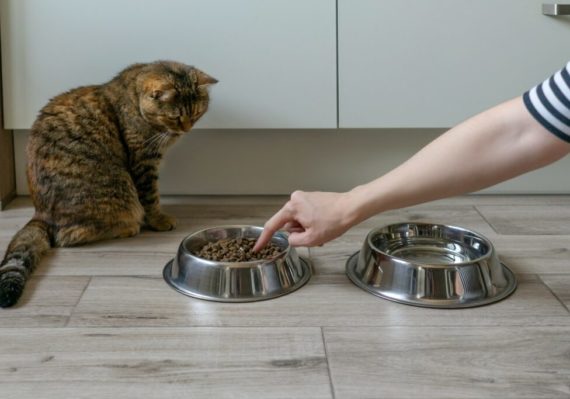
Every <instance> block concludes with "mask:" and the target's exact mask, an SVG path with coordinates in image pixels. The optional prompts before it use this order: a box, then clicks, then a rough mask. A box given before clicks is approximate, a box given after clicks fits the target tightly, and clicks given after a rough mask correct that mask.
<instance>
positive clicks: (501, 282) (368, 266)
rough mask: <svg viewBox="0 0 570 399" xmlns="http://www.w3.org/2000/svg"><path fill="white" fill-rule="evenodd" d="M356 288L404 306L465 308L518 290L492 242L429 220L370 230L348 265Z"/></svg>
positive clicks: (461, 229) (474, 234)
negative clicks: (428, 221)
mask: <svg viewBox="0 0 570 399" xmlns="http://www.w3.org/2000/svg"><path fill="white" fill-rule="evenodd" d="M346 273H347V275H348V277H349V278H350V280H351V281H352V282H353V283H354V284H356V285H357V286H359V287H360V288H362V289H364V290H366V291H368V292H370V293H372V294H374V295H377V296H379V297H382V298H385V299H389V300H391V301H395V302H400V303H404V304H408V305H415V306H423V307H432V308H466V307H474V306H481V305H486V304H490V303H493V302H496V301H499V300H501V299H503V298H505V297H507V296H508V295H510V294H511V293H512V292H513V291H514V290H515V288H516V279H515V276H514V274H513V273H512V272H511V271H510V270H509V269H508V268H507V267H506V266H505V265H503V264H501V262H500V261H499V259H498V257H497V254H496V252H495V249H494V247H493V245H492V244H491V242H490V241H489V240H488V239H486V238H485V237H483V236H482V235H480V234H478V233H475V232H473V231H470V230H467V229H464V228H461V227H454V226H446V225H441V224H430V223H400V224H393V225H389V226H385V227H380V228H377V229H374V230H372V231H371V232H370V233H369V234H368V236H367V237H366V240H365V242H364V244H363V245H362V249H361V250H360V251H359V252H357V253H355V254H354V255H352V256H351V257H350V258H349V260H348V262H347V264H346Z"/></svg>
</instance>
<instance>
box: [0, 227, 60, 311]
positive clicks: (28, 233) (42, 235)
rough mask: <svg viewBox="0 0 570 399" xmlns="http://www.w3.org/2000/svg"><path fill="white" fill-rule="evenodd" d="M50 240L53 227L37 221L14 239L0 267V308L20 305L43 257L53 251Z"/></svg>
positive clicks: (18, 233) (23, 229)
mask: <svg viewBox="0 0 570 399" xmlns="http://www.w3.org/2000/svg"><path fill="white" fill-rule="evenodd" d="M50 238H51V228H50V226H49V225H48V224H47V223H46V222H44V221H42V220H39V219H35V218H34V219H32V220H30V221H29V222H28V224H26V225H25V226H24V227H23V228H22V229H21V230H20V231H18V232H17V233H16V235H15V236H14V238H12V241H11V242H10V244H9V245H8V249H7V250H6V255H5V256H4V260H2V263H0V307H2V308H7V307H10V306H12V305H14V304H16V302H18V299H20V296H21V295H22V292H23V291H24V285H25V284H26V281H27V280H28V278H29V276H30V275H31V274H32V271H33V270H34V268H35V267H36V265H37V264H38V262H39V260H40V258H41V256H42V255H43V254H44V253H45V252H46V251H47V250H48V249H50V248H51V240H50Z"/></svg>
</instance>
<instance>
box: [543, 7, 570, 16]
mask: <svg viewBox="0 0 570 399" xmlns="http://www.w3.org/2000/svg"><path fill="white" fill-rule="evenodd" d="M542 13H543V14H544V15H551V16H558V15H570V4H543V5H542Z"/></svg>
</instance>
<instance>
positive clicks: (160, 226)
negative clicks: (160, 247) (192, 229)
mask: <svg viewBox="0 0 570 399" xmlns="http://www.w3.org/2000/svg"><path fill="white" fill-rule="evenodd" d="M145 224H146V226H147V227H148V228H149V229H151V230H155V231H169V230H174V229H175V228H176V219H175V218H173V217H172V216H169V215H167V214H165V213H156V214H153V215H146V216H145Z"/></svg>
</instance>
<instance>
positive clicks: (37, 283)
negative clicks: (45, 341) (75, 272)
mask: <svg viewBox="0 0 570 399" xmlns="http://www.w3.org/2000/svg"><path fill="white" fill-rule="evenodd" d="M89 280H90V277H51V276H50V277H32V278H31V279H30V281H28V283H27V284H26V287H25V289H24V293H23V295H22V298H20V301H19V302H18V304H17V305H16V306H14V307H11V308H6V309H0V328H15V327H63V326H65V325H66V324H67V322H68V320H69V316H70V315H71V312H72V311H73V309H74V307H75V305H76V304H77V302H79V298H80V297H81V295H82V294H83V292H84V291H85V288H86V287H87V284H88V283H89Z"/></svg>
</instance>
